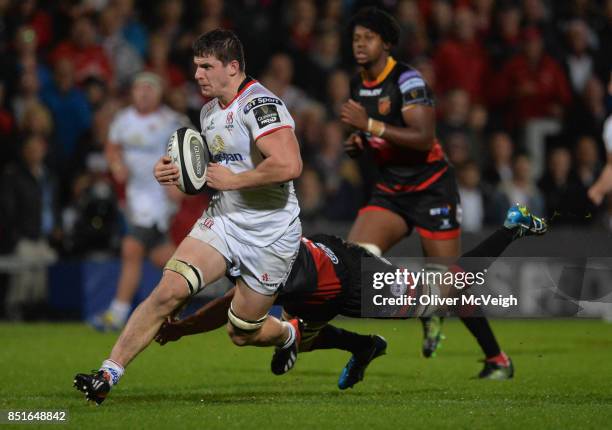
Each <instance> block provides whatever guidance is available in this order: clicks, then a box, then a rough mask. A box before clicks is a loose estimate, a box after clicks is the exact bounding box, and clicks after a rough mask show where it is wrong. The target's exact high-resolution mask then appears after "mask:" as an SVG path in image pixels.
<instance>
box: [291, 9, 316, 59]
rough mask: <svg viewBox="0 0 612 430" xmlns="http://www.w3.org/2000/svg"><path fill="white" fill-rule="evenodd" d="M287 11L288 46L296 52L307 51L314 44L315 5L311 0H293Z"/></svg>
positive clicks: (302, 52)
mask: <svg viewBox="0 0 612 430" xmlns="http://www.w3.org/2000/svg"><path fill="white" fill-rule="evenodd" d="M287 12H288V22H289V47H290V48H291V49H292V50H295V51H296V53H301V54H304V53H306V52H309V51H310V50H311V49H312V47H313V45H314V39H315V24H316V19H317V6H316V5H315V3H314V1H313V0H295V1H293V2H291V5H290V6H289V9H288V11H287Z"/></svg>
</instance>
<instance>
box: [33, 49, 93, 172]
mask: <svg viewBox="0 0 612 430" xmlns="http://www.w3.org/2000/svg"><path fill="white" fill-rule="evenodd" d="M41 99H42V101H43V102H44V103H45V104H46V105H47V106H48V107H49V109H50V110H51V114H52V115H53V122H54V124H55V130H54V136H53V141H54V145H53V146H52V150H53V159H54V161H55V163H56V164H57V165H59V166H61V167H62V170H63V171H64V172H65V171H66V169H67V166H68V164H69V163H70V161H71V158H72V155H73V154H74V150H75V148H76V143H77V141H78V139H79V137H81V136H82V135H83V134H84V133H85V132H87V130H88V129H89V127H90V126H91V110H90V108H89V104H88V103H87V98H86V97H85V94H84V93H83V92H82V91H81V90H80V89H78V88H77V87H76V86H75V83H74V69H73V62H72V61H71V60H69V59H61V60H58V62H57V63H56V64H55V69H54V82H53V84H51V85H49V87H48V88H46V89H45V90H43V92H42V94H41Z"/></svg>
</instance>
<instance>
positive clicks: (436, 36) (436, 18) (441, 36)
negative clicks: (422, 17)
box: [428, 0, 453, 46]
mask: <svg viewBox="0 0 612 430" xmlns="http://www.w3.org/2000/svg"><path fill="white" fill-rule="evenodd" d="M429 24H430V25H429V28H428V30H429V31H428V33H429V39H430V40H431V44H432V46H437V45H439V44H440V43H442V42H443V41H445V40H446V39H447V38H448V37H449V36H450V34H451V32H452V29H453V6H452V4H451V2H450V1H448V0H433V2H432V5H431V14H430V15H429Z"/></svg>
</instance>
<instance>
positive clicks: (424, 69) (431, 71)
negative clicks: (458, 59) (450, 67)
mask: <svg viewBox="0 0 612 430" xmlns="http://www.w3.org/2000/svg"><path fill="white" fill-rule="evenodd" d="M412 66H413V67H414V68H415V69H417V71H418V72H419V73H420V74H421V76H422V77H423V79H424V80H425V82H427V85H429V86H430V87H431V89H432V90H433V92H434V93H436V94H437V90H436V86H437V85H436V83H437V82H436V69H435V66H434V63H433V61H432V59H431V58H429V57H426V56H420V57H417V58H415V59H414V61H413V63H412Z"/></svg>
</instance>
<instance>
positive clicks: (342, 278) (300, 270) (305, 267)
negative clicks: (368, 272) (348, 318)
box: [276, 234, 363, 320]
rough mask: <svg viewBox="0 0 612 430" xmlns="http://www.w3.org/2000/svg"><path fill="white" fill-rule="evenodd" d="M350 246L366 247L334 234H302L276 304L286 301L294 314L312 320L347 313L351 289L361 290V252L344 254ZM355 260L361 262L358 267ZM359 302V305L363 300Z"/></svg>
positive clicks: (286, 305)
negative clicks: (346, 304)
mask: <svg viewBox="0 0 612 430" xmlns="http://www.w3.org/2000/svg"><path fill="white" fill-rule="evenodd" d="M349 247H352V248H359V250H363V249H362V248H360V247H357V246H354V245H350V244H347V243H346V242H344V241H343V240H342V239H340V238H338V237H335V236H331V235H325V234H320V235H316V236H313V237H311V238H310V239H307V238H302V241H301V243H300V250H299V252H298V255H297V257H296V260H295V262H294V263H293V267H292V269H291V273H290V274H289V277H288V279H287V282H286V283H285V285H284V286H283V287H282V288H281V289H280V290H279V295H278V298H277V300H276V304H279V305H282V306H283V307H284V308H285V310H286V311H287V312H289V313H290V314H293V315H299V316H300V317H302V318H307V319H310V320H325V319H331V318H333V317H334V316H335V315H338V314H340V313H343V312H342V311H343V309H344V307H345V306H344V305H345V303H346V302H347V298H348V297H349V294H347V292H349V291H353V290H357V291H360V290H361V287H360V284H361V282H360V273H359V265H360V263H361V258H360V257H361V256H357V257H356V258H355V257H354V256H351V258H348V257H347V256H346V255H344V254H345V253H346V249H348V248H349ZM353 261H355V262H356V264H357V266H356V267H354V268H353V267H352V266H353V265H352V263H351V262H353ZM347 263H348V264H347ZM358 297H359V296H358ZM356 305H357V307H358V308H359V306H360V302H359V301H358V303H356Z"/></svg>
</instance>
